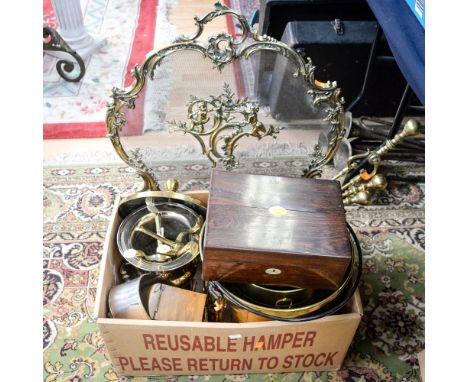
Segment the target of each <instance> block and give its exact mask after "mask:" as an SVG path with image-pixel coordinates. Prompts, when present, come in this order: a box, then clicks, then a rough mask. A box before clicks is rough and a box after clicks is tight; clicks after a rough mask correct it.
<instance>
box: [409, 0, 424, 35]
mask: <svg viewBox="0 0 468 382" xmlns="http://www.w3.org/2000/svg"><path fill="white" fill-rule="evenodd" d="M405 1H406V4H408V6H409V7H410V9H411V12H413V14H414V15H415V16H416V18H417V19H418V21H419V24H421V25H422V26H423V28H424V29H426V11H425V7H424V0H405Z"/></svg>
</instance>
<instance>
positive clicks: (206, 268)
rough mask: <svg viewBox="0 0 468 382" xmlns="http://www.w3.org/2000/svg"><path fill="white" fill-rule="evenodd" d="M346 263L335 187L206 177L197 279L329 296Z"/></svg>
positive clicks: (308, 181)
mask: <svg viewBox="0 0 468 382" xmlns="http://www.w3.org/2000/svg"><path fill="white" fill-rule="evenodd" d="M350 261H351V245H350V242H349V232H348V229H347V226H346V219H345V210H344V206H343V201H342V197H341V190H340V183H339V182H337V181H334V180H321V179H319V180H316V179H307V178H288V177H279V176H266V175H250V174H241V173H232V172H225V171H213V173H212V177H211V185H210V196H209V200H208V212H207V218H206V232H205V246H204V261H203V279H204V280H219V281H225V282H238V283H242V282H244V283H257V284H272V285H290V286H298V287H305V288H326V289H330V288H331V289H336V287H337V286H339V285H340V284H341V283H342V281H343V278H344V276H345V275H346V271H347V269H348V266H349V264H350Z"/></svg>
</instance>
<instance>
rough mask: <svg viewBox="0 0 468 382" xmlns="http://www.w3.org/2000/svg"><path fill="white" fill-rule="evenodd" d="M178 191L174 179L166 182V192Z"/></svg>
mask: <svg viewBox="0 0 468 382" xmlns="http://www.w3.org/2000/svg"><path fill="white" fill-rule="evenodd" d="M178 189H179V182H178V181H177V180H176V179H168V180H166V191H172V192H177V190H178Z"/></svg>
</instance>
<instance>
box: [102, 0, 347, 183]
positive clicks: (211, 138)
mask: <svg viewBox="0 0 468 382" xmlns="http://www.w3.org/2000/svg"><path fill="white" fill-rule="evenodd" d="M221 16H231V17H233V18H234V19H235V21H236V22H237V24H238V25H239V26H240V29H241V31H240V33H235V35H234V36H233V35H232V34H230V33H227V32H220V33H217V34H216V35H214V36H210V37H208V39H207V41H206V42H201V41H199V38H200V37H201V36H202V34H203V32H204V28H205V26H206V25H207V24H208V23H210V22H211V21H213V20H214V19H216V18H218V17H221ZM195 25H196V28H197V30H196V32H195V33H194V34H193V35H192V36H185V35H182V36H179V37H177V38H176V39H175V40H174V41H173V43H172V44H170V45H168V46H166V47H164V48H162V49H159V50H154V51H152V52H150V53H149V54H148V55H147V56H146V60H145V61H144V63H143V64H142V65H141V66H140V65H136V66H135V68H134V69H133V71H132V75H133V77H134V81H133V83H132V84H131V85H130V86H129V87H127V88H125V89H117V88H114V89H113V93H112V102H111V103H110V105H109V106H108V110H107V116H106V122H107V132H108V137H109V138H110V139H111V141H112V143H113V145H114V147H115V149H116V151H117V153H118V154H119V156H120V157H121V158H122V159H123V160H124V161H125V162H126V163H127V164H128V165H129V166H130V167H133V168H134V169H135V170H136V171H137V173H138V174H139V175H140V176H141V177H142V178H143V180H144V189H147V190H155V191H156V190H159V181H158V179H157V177H156V175H155V174H154V172H153V171H152V169H151V168H150V166H148V164H147V163H145V161H144V159H143V157H142V155H141V152H140V151H139V150H129V151H127V150H126V149H125V148H124V146H123V145H122V141H121V137H120V131H121V129H122V127H124V126H125V124H126V122H127V120H126V115H125V110H130V109H134V108H135V107H136V100H137V98H138V96H139V93H140V92H141V91H142V89H143V87H144V85H145V83H147V82H148V79H150V80H153V79H154V77H155V70H156V69H157V68H159V67H160V66H161V65H162V63H163V62H166V61H167V60H168V59H169V57H173V56H174V55H175V53H178V52H181V51H192V52H198V53H200V54H201V55H202V56H203V58H204V59H208V60H210V61H211V63H212V65H213V67H214V68H215V69H217V70H218V71H220V72H221V71H223V69H224V68H225V67H226V66H227V65H229V64H233V63H235V62H236V61H238V60H247V59H249V58H250V57H251V56H253V55H254V54H256V53H258V52H268V53H269V54H274V55H275V56H280V57H282V59H283V60H284V59H285V60H286V61H287V65H288V66H289V67H290V68H292V76H291V77H294V79H295V80H298V81H302V83H303V85H302V86H303V89H305V91H304V94H297V95H296V96H297V97H299V96H300V97H302V96H306V97H309V100H310V104H311V107H320V108H321V110H322V115H321V119H322V121H323V123H325V124H326V125H327V126H328V129H329V130H328V133H329V136H330V140H329V145H328V147H327V149H326V150H323V149H320V148H319V146H318V145H315V149H314V151H313V153H311V161H310V163H309V165H308V167H307V169H305V170H304V176H307V177H316V176H320V174H321V168H322V167H323V166H324V165H325V164H326V163H327V162H329V161H330V160H331V159H332V158H333V156H334V154H335V152H336V150H337V148H338V145H339V143H340V141H341V139H342V137H343V135H344V111H343V103H344V100H343V99H342V97H341V96H340V89H339V88H338V87H337V84H336V82H330V81H329V82H326V83H323V82H320V81H318V80H316V79H315V78H314V69H315V67H314V66H313V64H312V61H311V59H310V58H307V59H304V58H303V57H302V56H301V55H299V54H298V53H297V52H296V51H295V50H293V49H291V48H290V47H288V46H287V45H286V44H284V43H282V42H280V41H277V40H275V39H273V38H271V37H268V36H260V35H258V34H257V33H256V31H254V30H253V29H252V28H251V26H250V25H249V23H248V22H247V20H246V18H245V17H244V16H242V15H240V14H238V13H236V12H235V11H233V10H232V9H230V8H228V7H226V6H225V5H222V4H220V3H216V4H215V9H214V10H213V11H211V12H209V13H208V14H206V15H205V16H204V17H202V18H198V17H195ZM220 86H222V84H220ZM186 102H188V106H187V108H188V112H187V120H186V121H183V120H168V121H166V125H167V126H168V128H169V127H170V128H171V130H172V131H174V132H176V131H182V132H183V133H188V134H190V135H192V136H194V137H195V138H196V139H197V140H198V141H199V143H200V145H201V147H202V151H203V154H204V155H206V156H207V157H208V158H209V159H210V161H211V163H212V165H213V166H216V165H217V164H220V165H222V166H224V167H225V168H227V169H230V168H234V167H236V166H237V165H238V164H239V161H238V158H236V156H235V155H234V151H235V148H236V147H237V143H238V142H239V140H240V139H241V138H243V137H255V138H257V139H262V138H263V137H266V136H271V137H276V136H277V135H278V133H279V131H280V128H279V127H278V126H271V125H270V126H268V123H267V122H266V121H263V120H260V117H259V115H258V111H259V108H260V107H261V106H260V105H258V103H257V102H255V101H253V100H250V99H248V98H247V97H236V95H235V94H234V92H233V91H232V89H231V88H230V87H229V85H228V84H224V87H223V90H222V92H221V94H218V95H212V96H210V97H200V96H199V95H197V94H193V95H192V96H191V97H190V99H188V100H186Z"/></svg>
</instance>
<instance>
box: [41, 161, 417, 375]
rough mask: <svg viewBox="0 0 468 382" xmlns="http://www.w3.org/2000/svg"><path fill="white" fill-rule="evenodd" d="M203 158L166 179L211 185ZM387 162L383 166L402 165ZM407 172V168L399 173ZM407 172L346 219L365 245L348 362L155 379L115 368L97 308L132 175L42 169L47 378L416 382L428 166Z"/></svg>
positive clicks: (172, 166)
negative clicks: (106, 244) (105, 253)
mask: <svg viewBox="0 0 468 382" xmlns="http://www.w3.org/2000/svg"><path fill="white" fill-rule="evenodd" d="M304 163H305V161H304V158H296V157H282V158H281V159H269V160H254V159H251V160H246V161H244V168H242V169H241V170H242V171H246V172H256V173H263V174H275V175H286V174H288V175H293V174H299V173H300V170H301V169H302V168H303V167H304ZM209 170H210V169H209V167H208V165H207V164H206V162H201V161H200V162H196V161H190V162H183V161H180V162H170V163H169V162H168V163H161V164H160V165H159V167H158V168H157V169H156V171H158V172H160V173H161V174H163V175H161V178H167V177H175V178H177V179H178V180H179V181H180V183H181V185H182V186H181V188H182V191H185V190H189V189H206V188H207V187H208V181H209ZM398 172H399V170H398V169H397V167H394V166H393V167H392V166H390V165H388V166H387V173H388V174H390V175H392V174H396V173H398ZM400 175H401V174H400ZM403 176H405V177H407V179H409V180H410V181H407V182H403V181H401V180H398V179H394V180H390V181H389V187H388V189H387V190H386V191H384V192H382V193H381V194H380V195H378V196H377V198H376V200H375V201H374V204H373V205H372V206H367V207H360V206H359V207H358V206H356V207H349V208H348V209H347V218H348V221H349V222H350V224H351V225H352V226H353V228H354V229H355V231H356V233H357V234H358V237H359V239H360V242H361V246H362V249H363V254H364V268H363V277H362V282H361V285H360V292H361V296H362V299H363V305H364V311H365V315H364V317H363V320H362V323H361V325H360V327H359V329H358V332H357V334H356V336H355V339H354V341H353V344H352V345H351V349H350V351H349V352H348V355H347V358H346V359H345V362H344V366H343V369H342V370H339V371H337V372H323V373H314V372H312V373H309V372H308V373H287V374H250V375H220V376H210V377H209V376H206V377H203V376H189V377H168V378H166V377H163V378H161V377H159V378H134V379H132V378H125V377H121V376H120V377H119V376H118V375H116V373H115V371H114V369H113V367H112V364H111V362H110V361H109V359H108V357H107V353H106V348H105V345H104V343H103V341H102V339H101V337H100V335H99V332H98V330H97V325H96V323H95V322H94V321H93V319H92V317H91V314H92V311H93V305H94V299H95V294H96V285H97V278H98V273H99V261H100V258H101V255H102V250H103V240H104V235H105V233H106V228H107V225H108V219H109V216H110V214H111V209H112V206H113V203H114V200H115V198H116V196H117V194H118V193H120V192H123V191H126V190H130V189H131V188H132V187H133V185H134V182H135V181H137V178H136V176H135V175H134V174H133V173H132V171H130V170H129V169H128V168H127V167H125V166H124V165H108V166H102V165H100V166H99V167H93V166H89V165H88V166H81V167H77V166H74V167H66V166H63V167H60V168H55V167H45V168H44V252H43V268H44V269H43V275H44V276H43V279H44V282H43V288H44V290H43V292H44V294H43V296H44V300H43V304H44V308H43V313H44V318H43V336H44V337H43V348H44V380H45V381H46V382H52V381H56V382H59V381H70V382H81V381H88V380H94V381H113V382H116V381H119V382H123V381H127V380H132V381H135V382H136V381H150V380H161V379H163V380H167V381H170V382H175V381H181V382H185V381H194V380H200V381H201V380H208V379H209V380H213V381H232V382H241V381H244V380H250V381H304V382H318V381H372V382H375V381H419V365H418V360H417V353H418V352H419V351H420V350H422V349H423V348H424V181H423V179H424V168H420V167H411V168H407V169H406V171H405V174H403Z"/></svg>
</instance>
